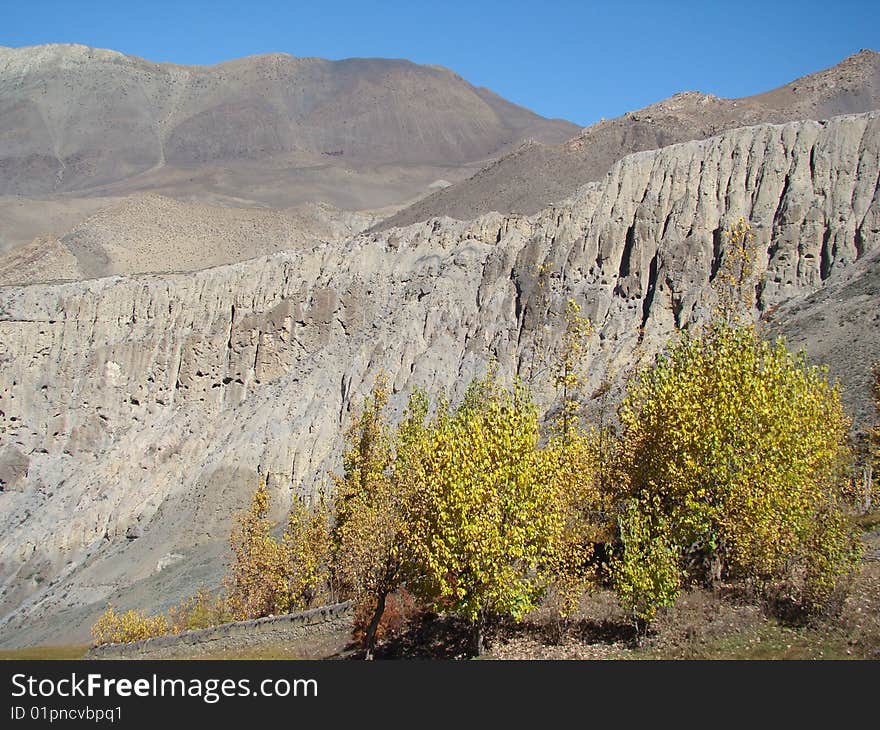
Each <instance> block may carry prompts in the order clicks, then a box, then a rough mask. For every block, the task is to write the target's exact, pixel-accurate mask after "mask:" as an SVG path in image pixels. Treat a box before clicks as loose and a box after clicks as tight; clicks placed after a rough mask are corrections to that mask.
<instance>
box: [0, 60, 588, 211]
mask: <svg viewBox="0 0 880 730" xmlns="http://www.w3.org/2000/svg"><path fill="white" fill-rule="evenodd" d="M577 130H578V128H577V127H576V126H575V125H573V124H571V123H569V122H565V121H560V120H547V119H544V118H542V117H540V116H538V115H536V114H534V113H532V112H530V111H528V110H527V109H524V108H522V107H518V106H516V105H514V104H511V103H509V102H507V101H505V100H503V99H501V98H500V97H498V96H496V95H495V94H493V93H492V92H490V91H488V90H487V89H481V88H476V87H474V86H472V85H471V84H469V83H467V82H466V81H465V80H464V79H462V78H461V77H460V76H457V75H456V74H455V73H453V72H452V71H450V70H448V69H445V68H441V67H437V66H419V65H416V64H414V63H411V62H409V61H404V60H392V59H347V60H342V61H327V60H323V59H317V58H294V57H292V56H289V55H285V54H271V55H264V56H253V57H248V58H242V59H239V60H235V61H229V62H227V63H221V64H218V65H216V66H180V65H174V64H168V63H152V62H150V61H146V60H143V59H140V58H134V57H130V56H125V55H123V54H121V53H117V52H115V51H108V50H100V49H94V48H88V47H86V46H80V45H46V46H34V47H27V48H0V195H4V194H5V195H46V194H49V193H59V192H65V191H84V190H95V189H96V188H102V189H106V188H107V187H113V186H116V187H119V186H122V188H123V190H122V192H132V190H146V189H152V190H157V191H160V192H161V189H162V188H163V187H164V188H174V187H175V186H176V187H177V188H182V187H185V188H188V189H187V191H186V192H187V193H188V194H190V195H191V194H193V193H194V192H205V191H206V190H209V189H210V190H212V191H213V192H214V193H215V194H217V193H218V192H219V193H222V194H224V195H227V196H240V197H243V198H246V199H248V200H252V199H253V198H254V196H256V198H257V199H258V200H259V199H261V198H264V199H265V201H264V202H267V203H270V204H276V203H279V202H281V203H282V204H285V205H290V204H295V203H298V202H301V201H302V200H303V199H306V198H308V199H311V200H320V199H323V198H327V197H332V195H330V196H328V194H327V190H326V188H332V187H334V186H335V187H341V188H343V189H346V188H350V189H351V190H350V191H349V192H348V193H347V194H346V193H345V192H344V191H343V193H341V194H337V197H338V198H344V199H343V200H339V199H337V200H332V199H330V200H326V202H329V203H340V202H341V203H343V204H351V203H355V204H357V202H358V200H359V193H358V190H357V189H358V188H359V187H363V185H365V184H370V185H374V184H377V185H376V187H378V188H379V193H378V196H377V195H376V194H374V195H373V196H372V198H373V199H371V200H369V201H367V202H368V204H369V205H371V206H374V207H376V206H378V205H386V204H388V203H391V202H401V201H402V200H405V199H408V198H412V197H413V193H414V192H418V186H417V188H416V190H415V191H414V189H413V182H414V180H422V179H423V178H431V177H432V176H433V179H436V178H437V177H440V174H439V173H440V172H441V171H442V172H445V171H446V169H447V168H452V169H453V171H454V169H455V168H459V167H461V166H467V165H472V164H474V163H477V162H483V163H484V162H485V161H486V160H487V159H488V158H491V157H492V156H495V155H498V154H500V153H502V152H504V151H505V150H509V149H511V148H512V147H515V146H517V145H519V144H521V143H522V142H523V141H524V140H525V139H528V138H534V139H537V140H540V141H543V142H548V143H554V142H561V141H563V140H565V139H568V138H570V137H571V136H572V135H573V134H575V133H576V132H577ZM384 165H392V166H396V168H395V170H391V171H388V172H386V173H385V174H384V175H383V173H382V172H381V171H379V172H377V168H381V166H384ZM404 168H408V169H410V174H409V175H406V174H404V173H402V172H401V169H404ZM425 168H427V169H425ZM340 170H342V171H345V170H349V171H352V174H351V175H350V177H352V178H357V177H358V173H359V174H360V176H361V177H362V178H363V179H360V180H358V179H353V180H350V181H348V182H346V180H345V179H344V178H345V175H344V174H343V173H340ZM443 177H448V175H446V174H444V175H443ZM383 178H384V180H385V189H384V190H382V189H381V188H382V186H381V185H378V183H380V182H381V181H382V179H383ZM422 182H424V181H423V180H422ZM429 182H430V180H429ZM254 183H256V184H254ZM306 188H308V189H307V190H306ZM404 192H405V194H403V195H402V193H404ZM367 197H370V196H367ZM377 197H378V199H375V198H377Z"/></svg>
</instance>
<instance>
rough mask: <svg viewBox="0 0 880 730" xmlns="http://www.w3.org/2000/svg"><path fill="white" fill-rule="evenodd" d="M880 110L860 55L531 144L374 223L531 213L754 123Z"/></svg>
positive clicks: (691, 96) (684, 97)
mask: <svg viewBox="0 0 880 730" xmlns="http://www.w3.org/2000/svg"><path fill="white" fill-rule="evenodd" d="M878 108H880V53H877V52H875V51H870V50H863V51H860V52H859V53H857V54H855V55H853V56H850V57H849V58H846V59H844V60H843V61H842V62H841V63H839V64H838V65H836V66H834V67H832V68H830V69H827V70H825V71H820V72H818V73H814V74H810V75H809V76H804V77H803V78H800V79H797V80H796V81H792V82H791V83H790V84H786V85H785V86H782V87H780V88H778V89H774V90H772V91H768V92H765V93H762V94H758V95H756V96H749V97H745V98H742V99H721V98H719V97H717V96H712V95H707V94H701V93H697V92H688V93H683V94H676V95H675V96H673V97H671V98H669V99H665V100H663V101H661V102H659V103H657V104H653V105H652V106H649V107H646V108H645V109H641V110H639V111H636V112H629V113H627V114H624V115H623V116H621V117H617V118H616V119H609V120H602V121H601V122H599V123H597V124H594V125H592V126H590V127H587V128H586V129H584V130H583V131H582V132H581V133H580V134H579V135H577V136H576V137H574V138H573V139H571V140H569V141H567V142H564V143H562V144H558V145H553V144H542V143H540V142H529V143H527V144H525V145H524V146H522V147H520V148H519V149H517V150H515V151H514V152H512V153H510V154H508V155H506V156H504V157H501V158H500V159H498V160H497V161H495V162H494V163H492V164H491V165H489V166H488V167H486V168H485V169H483V170H481V171H480V172H478V173H477V174H475V175H473V176H472V177H470V178H468V179H466V180H464V181H462V182H460V183H457V184H455V185H452V186H449V187H445V188H443V189H441V190H438V191H437V192H434V193H433V194H431V195H429V196H427V197H425V198H423V199H421V200H419V201H417V202H416V203H414V204H413V205H412V206H410V207H408V208H405V209H403V210H402V211H400V212H399V213H397V214H396V215H393V216H390V217H389V218H387V219H385V220H384V221H382V222H381V223H379V224H377V226H376V229H377V230H382V229H387V228H391V227H394V226H405V225H409V224H411V223H415V222H417V221H421V220H427V219H429V218H434V217H439V216H450V217H452V218H458V219H460V220H469V219H471V218H474V217H475V216H478V215H481V214H483V213H487V212H489V211H499V212H502V213H511V212H517V213H525V214H532V213H535V212H537V211H539V210H540V209H542V208H544V207H545V206H547V205H550V204H551V203H554V202H556V201H559V200H562V199H564V198H566V197H568V196H569V195H572V194H573V193H574V192H575V191H576V190H577V189H578V188H579V187H580V186H581V185H583V184H584V183H587V182H590V181H593V180H599V179H601V178H602V177H603V176H604V175H605V174H606V173H607V172H608V170H609V168H610V167H611V166H612V165H613V164H614V163H615V162H616V161H617V160H619V159H620V158H621V157H623V156H625V155H627V154H630V153H632V152H639V151H642V150H651V149H659V148H661V147H666V146H667V145H671V144H675V143H678V142H686V141H688V140H692V139H705V138H707V137H711V136H713V135H716V134H718V133H720V132H722V131H724V130H728V129H735V128H737V127H742V126H748V125H753V124H762V123H771V124H781V123H784V122H789V121H796V120H802V119H814V120H818V119H827V118H829V117H833V116H837V115H840V114H853V113H860V112H866V111H871V110H874V109H878Z"/></svg>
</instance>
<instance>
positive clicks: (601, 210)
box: [0, 114, 880, 645]
mask: <svg viewBox="0 0 880 730" xmlns="http://www.w3.org/2000/svg"><path fill="white" fill-rule="evenodd" d="M878 181H880V116H878V115H877V114H866V115H855V116H846V117H839V118H835V119H833V120H830V121H829V122H827V123H817V122H802V123H790V124H786V125H779V126H778V125H761V126H755V127H747V128H742V129H737V130H733V131H730V132H726V133H724V134H722V135H719V136H716V137H713V138H711V139H708V140H703V141H694V142H688V143H685V144H679V145H674V146H671V147H667V148H664V149H662V150H657V151H649V152H641V153H638V154H634V155H629V156H627V157H625V158H623V159H622V160H620V161H619V162H617V163H616V164H615V165H614V166H612V169H611V170H610V172H609V174H608V175H607V176H606V177H605V178H604V179H603V180H602V181H600V182H597V183H592V184H589V185H587V186H585V187H584V188H582V189H581V190H580V191H579V193H578V194H577V195H576V196H573V197H572V198H571V199H570V200H568V201H566V202H564V203H561V204H559V205H553V206H549V207H547V208H546V209H544V210H543V211H541V212H540V213H538V214H536V215H534V216H531V217H524V216H518V215H508V216H502V215H500V214H489V215H486V216H483V217H481V218H478V219H475V220H473V221H470V222H461V221H454V220H450V219H438V220H433V221H427V222H424V223H421V224H416V225H413V226H411V227H408V228H404V229H395V230H393V231H388V232H383V233H374V234H361V235H360V236H358V237H356V238H354V239H351V240H349V241H347V242H345V243H344V244H336V245H324V244H317V243H313V244H311V245H304V246H302V247H298V248H294V249H291V250H288V251H285V252H283V253H278V254H274V255H272V256H269V257H265V258H262V259H254V260H251V261H246V262H243V263H238V264H234V265H231V266H224V267H217V268H213V269H206V270H202V271H197V272H193V273H186V274H165V275H146V276H138V277H125V276H120V277H109V278H103V279H95V280H90V281H83V282H73V283H67V284H53V285H45V284H39V285H32V286H26V287H0V364H2V367H0V490H2V491H0V617H2V618H0V643H2V644H4V645H15V644H29V643H37V642H46V643H61V642H63V641H69V640H72V639H76V638H82V637H83V635H84V634H86V633H87V630H88V625H89V623H90V621H91V620H93V618H94V616H95V615H96V614H97V613H98V612H100V611H101V610H102V609H103V608H104V606H105V605H106V601H107V600H112V601H113V603H114V604H115V605H117V606H119V607H121V608H128V607H131V606H135V605H136V606H139V607H141V608H146V609H150V610H153V609H161V608H166V607H167V606H168V605H170V604H171V603H173V602H175V601H176V600H178V599H179V598H180V597H181V596H182V595H184V594H187V593H190V592H192V591H193V590H194V589H196V588H197V587H198V586H199V585H201V584H209V585H210V584H215V585H216V582H217V581H218V579H219V574H220V572H221V570H222V564H223V559H224V556H225V550H226V539H227V536H228V532H229V529H230V525H231V523H232V519H233V516H234V515H235V513H236V512H237V511H239V510H241V509H242V508H244V507H245V505H246V504H247V499H248V494H249V492H250V491H251V490H252V489H253V487H254V486H255V483H256V480H257V473H258V472H259V473H260V474H262V475H264V476H265V478H266V480H267V484H268V486H269V488H270V490H271V492H272V495H273V504H274V507H275V509H276V512H277V514H276V516H277V518H278V519H279V520H280V519H282V517H283V512H284V510H285V509H286V508H287V506H288V505H289V504H290V500H291V497H292V493H293V492H308V491H310V490H312V489H313V488H315V487H316V486H318V485H320V484H321V483H322V480H323V479H324V477H325V475H326V474H327V472H328V470H330V469H333V470H337V471H338V469H339V458H340V449H341V433H343V431H344V429H345V427H346V426H347V424H348V423H350V419H351V412H352V409H355V408H357V407H358V405H359V403H360V402H361V399H362V397H363V396H364V395H365V393H366V392H368V390H369V388H370V387H371V385H372V382H373V380H374V378H375V376H376V375H377V374H378V373H380V372H386V373H387V374H388V375H389V378H390V384H391V388H392V391H393V396H392V407H393V408H394V409H396V412H397V413H400V410H401V408H402V407H403V405H404V401H405V398H406V396H407V394H408V391H409V390H410V389H411V388H412V387H413V386H416V385H419V386H424V387H427V388H428V389H429V390H431V391H434V392H437V393H444V394H446V395H448V396H449V397H451V398H452V399H453V400H455V399H456V398H457V397H459V396H460V395H461V393H462V391H463V388H464V387H465V385H466V384H467V382H468V380H469V379H470V378H471V377H473V376H474V375H477V374H480V373H482V372H483V371H484V370H485V368H486V367H487V364H488V362H489V361H490V360H495V361H496V362H497V364H498V369H499V374H500V376H501V377H504V378H510V377H512V376H513V375H514V374H515V373H518V374H520V375H521V376H523V377H524V378H528V376H529V372H530V371H531V369H532V364H533V363H535V362H537V363H538V365H539V366H540V363H541V362H542V361H543V360H544V358H546V356H547V355H548V352H547V351H546V349H545V348H552V347H554V346H555V345H557V344H558V337H559V335H560V331H561V328H560V326H559V324H560V322H561V318H562V316H563V315H562V312H563V310H564V307H565V302H566V300H567V298H568V297H575V298H576V299H577V300H578V301H579V302H580V303H581V304H582V307H583V311H584V312H585V314H587V315H588V316H589V317H590V319H591V320H592V321H593V323H594V324H595V326H596V333H595V335H594V336H593V337H592V340H591V342H590V347H589V353H588V356H589V358H590V368H589V378H590V382H589V384H588V388H587V389H586V392H587V393H590V392H593V389H594V388H596V387H597V386H599V385H600V383H601V382H602V381H604V380H605V379H606V378H607V379H610V380H611V381H612V388H611V394H612V396H613V397H618V396H619V393H620V388H621V384H622V382H623V378H624V377H625V375H626V374H627V372H628V371H629V370H630V369H631V368H632V367H634V366H636V365H638V364H640V363H644V362H646V361H647V360H648V359H649V358H651V357H652V356H653V355H654V353H656V351H657V350H658V349H659V348H661V347H663V345H664V344H665V343H666V342H667V341H668V338H669V337H670V336H672V335H673V334H674V333H675V331H676V328H677V327H685V326H689V325H691V324H693V323H695V322H700V321H703V320H704V318H705V316H706V313H707V312H709V311H711V308H712V306H713V303H714V300H713V292H712V286H711V284H712V280H713V277H714V275H715V273H716V271H717V269H718V262H719V258H720V257H722V256H723V255H724V237H723V231H724V230H725V229H726V228H727V227H728V226H729V225H730V224H731V223H732V222H734V221H736V220H737V219H738V218H739V217H740V216H743V217H746V218H748V219H749V220H751V221H752V223H753V224H754V226H755V233H756V238H757V243H758V251H759V252H760V254H759V261H758V270H759V273H761V274H762V277H763V281H762V285H761V287H760V289H759V291H758V292H756V296H757V300H756V309H757V311H758V312H761V313H763V314H764V315H765V317H766V316H770V315H772V313H773V307H774V306H775V305H777V304H779V305H782V306H781V307H780V308H779V310H778V311H777V313H776V314H775V315H773V316H775V317H776V319H775V320H774V321H773V322H772V323H771V324H772V325H773V326H777V323H778V326H782V327H786V326H788V329H786V332H787V333H788V334H789V335H790V336H791V337H793V338H796V339H797V341H798V342H799V343H803V344H804V345H805V346H806V348H807V350H808V352H811V353H814V354H820V355H821V356H822V359H823V360H828V361H829V362H830V363H831V364H832V365H833V366H834V368H835V372H836V373H839V374H840V376H841V379H842V383H843V393H844V397H845V400H846V403H847V407H848V409H849V410H850V412H851V413H853V414H854V415H856V416H857V417H858V418H859V419H860V420H861V421H864V419H865V417H866V414H867V405H866V404H867V402H868V395H869V394H868V392H867V390H866V388H865V386H866V382H865V378H864V377H863V371H864V370H866V369H867V368H868V366H869V364H870V361H871V360H872V359H876V358H878V357H880V352H878V351H877V350H876V349H875V348H876V347H877V346H880V335H878V333H880V320H878V319H877V318H876V317H874V318H873V319H871V316H873V313H870V316H864V315H863V316H862V318H861V319H859V312H860V310H861V309H862V308H863V307H864V306H866V305H867V304H868V303H870V302H872V301H875V300H876V282H877V266H878V260H877V252H878V251H880V189H878ZM852 272H855V273H854V274H853V275H852V276H850V274H851V273H852ZM826 292H827V294H828V295H832V296H834V295H836V296H838V297H842V296H852V297H853V303H854V304H853V306H852V307H844V306H841V307H839V308H838V309H837V310H835V314H834V318H833V321H832V320H829V322H828V327H827V328H826V329H827V331H826V330H823V331H822V332H821V333H820V334H821V340H820V339H817V338H816V337H814V336H813V334H812V330H811V328H812V327H813V317H814V316H816V315H818V314H821V312H820V311H818V310H816V309H814V307H819V308H824V307H826V303H825V297H826V294H825V293H826ZM811 297H815V298H814V299H811ZM872 297H873V299H872ZM792 302H794V303H796V306H794V308H792V309H786V308H785V307H786V306H788V305H787V304H786V303H789V304H791V303H792ZM854 317H855V319H853V318H854ZM798 322H803V325H804V326H803V328H801V327H800V325H798ZM856 337H858V339H859V342H860V343H861V345H860V347H861V349H860V350H859V353H858V354H859V358H860V359H861V360H863V361H862V362H856V361H854V360H853V359H852V358H851V357H850V355H849V353H850V349H848V348H849V347H850V340H851V339H853V338H856ZM535 394H536V396H537V397H538V398H539V400H540V402H541V405H542V407H543V408H550V407H552V404H553V393H552V388H549V387H547V386H546V384H545V387H540V386H539V384H535ZM584 405H585V407H586V408H587V409H588V410H589V409H593V408H596V407H598V404H597V402H596V401H594V400H593V399H588V400H587V402H586V403H585V404H584Z"/></svg>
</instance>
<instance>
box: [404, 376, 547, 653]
mask: <svg viewBox="0 0 880 730" xmlns="http://www.w3.org/2000/svg"><path fill="white" fill-rule="evenodd" d="M538 438H539V428H538V415H537V410H536V408H535V406H534V404H533V403H532V401H531V400H530V398H529V397H528V394H527V393H526V392H525V390H524V388H522V387H521V386H515V387H514V388H513V389H512V390H504V389H503V388H501V387H500V386H499V385H498V384H497V383H496V382H495V380H494V377H493V376H492V375H491V374H490V375H489V376H488V377H487V378H485V379H484V380H481V381H477V382H475V383H473V384H472V385H471V387H470V388H469V389H468V393H467V395H466V397H465V399H464V403H463V404H462V405H461V406H460V407H459V408H458V409H457V410H455V411H449V410H448V409H447V410H441V412H440V414H439V415H438V417H437V418H436V419H435V421H434V422H433V423H432V425H431V427H430V428H429V429H428V430H427V431H426V432H425V434H424V436H423V438H420V439H418V440H417V442H416V443H415V444H414V445H413V463H415V464H417V465H418V471H417V477H418V484H417V486H416V488H415V489H414V490H413V499H412V503H411V505H410V508H409V510H408V512H409V520H410V530H411V533H410V539H409V548H410V550H411V554H412V556H413V558H414V560H415V562H416V563H417V565H418V566H419V569H420V571H421V574H420V576H419V580H417V581H414V582H413V584H414V588H415V590H416V591H418V592H419V593H420V595H421V596H422V597H424V598H426V599H428V600H432V601H435V602H436V603H438V604H439V605H441V606H443V607H445V608H447V609H448V610H451V611H454V612H457V613H459V614H461V615H463V616H464V617H466V618H467V619H469V620H470V621H471V623H472V626H473V636H474V649H475V651H476V652H477V654H481V653H482V652H483V650H484V627H485V623H486V620H487V618H488V616H489V615H490V614H503V615H510V616H512V617H514V618H517V619H518V618H520V617H522V616H523V615H524V614H525V613H526V612H527V611H528V610H530V609H531V608H532V607H533V606H534V603H535V600H536V599H537V597H538V596H539V595H540V593H541V589H542V587H543V586H542V576H541V575H540V572H539V567H540V566H541V565H542V564H545V563H546V562H547V560H548V558H549V556H550V553H551V550H552V539H553V535H555V534H557V533H558V531H559V525H558V522H557V520H558V519H559V518H558V512H557V511H556V510H554V509H550V508H548V506H550V507H552V505H553V503H554V493H553V488H554V487H553V482H552V479H551V478H549V477H548V474H547V473H546V471H545V469H544V467H545V463H544V462H543V460H542V458H541V455H540V453H539V451H538V449H537V444H538Z"/></svg>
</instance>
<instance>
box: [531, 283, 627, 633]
mask: <svg viewBox="0 0 880 730" xmlns="http://www.w3.org/2000/svg"><path fill="white" fill-rule="evenodd" d="M592 333H593V328H592V325H591V324H590V321H589V320H588V319H587V318H586V317H584V316H583V315H582V314H581V308H580V305H579V304H578V303H577V302H576V301H575V300H574V299H569V300H568V301H567V303H566V308H565V313H564V329H563V334H562V342H561V346H560V348H559V351H558V353H557V355H556V357H555V358H554V359H553V361H552V363H551V366H552V371H551V372H552V377H553V385H554V388H555V390H556V394H557V397H558V398H559V399H560V400H561V403H560V406H559V410H558V411H557V412H556V414H555V417H554V418H553V419H552V420H551V422H550V434H549V438H548V439H547V444H546V446H545V447H544V448H543V449H542V451H541V454H540V457H541V460H542V466H541V469H542V472H543V474H544V475H545V477H546V478H548V479H550V480H551V485H552V489H553V499H554V502H553V503H552V504H551V505H548V509H551V508H552V509H554V510H556V512H557V519H556V520H555V521H554V522H553V523H552V524H553V526H555V527H556V528H557V530H558V531H557V532H556V533H555V534H554V535H553V536H552V546H551V550H550V551H549V555H548V560H547V562H546V564H545V565H544V566H543V569H544V572H545V574H546V576H547V579H548V580H547V582H548V583H550V584H552V585H553V588H554V589H555V590H554V596H553V599H554V600H553V608H554V609H555V613H556V615H557V619H558V621H557V628H558V631H559V632H560V634H561V632H562V630H564V627H565V623H566V621H567V619H568V617H569V616H570V615H571V614H572V613H573V612H574V610H575V609H576V608H577V606H578V603H579V601H580V598H581V596H582V595H583V594H584V592H585V591H586V590H588V589H589V588H590V587H591V586H592V585H593V584H595V582H596V581H597V579H598V577H599V570H600V568H601V566H600V565H599V562H598V560H597V557H598V556H597V555H596V546H597V545H599V544H603V543H604V542H605V541H606V540H607V539H608V538H609V536H610V535H609V531H608V525H607V513H608V510H607V504H606V499H605V496H606V495H605V494H603V493H602V491H601V489H600V481H599V478H598V477H599V474H598V465H599V463H600V461H601V459H600V456H601V455H600V453H599V450H600V449H601V448H602V447H603V445H604V441H603V439H602V438H601V436H600V434H599V433H598V432H597V431H596V430H589V431H587V430H584V429H583V428H582V427H581V422H580V399H581V397H582V395H583V393H582V391H583V386H584V384H585V381H586V373H585V368H586V353H587V348H588V341H589V337H590V336H591V335H592Z"/></svg>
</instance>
